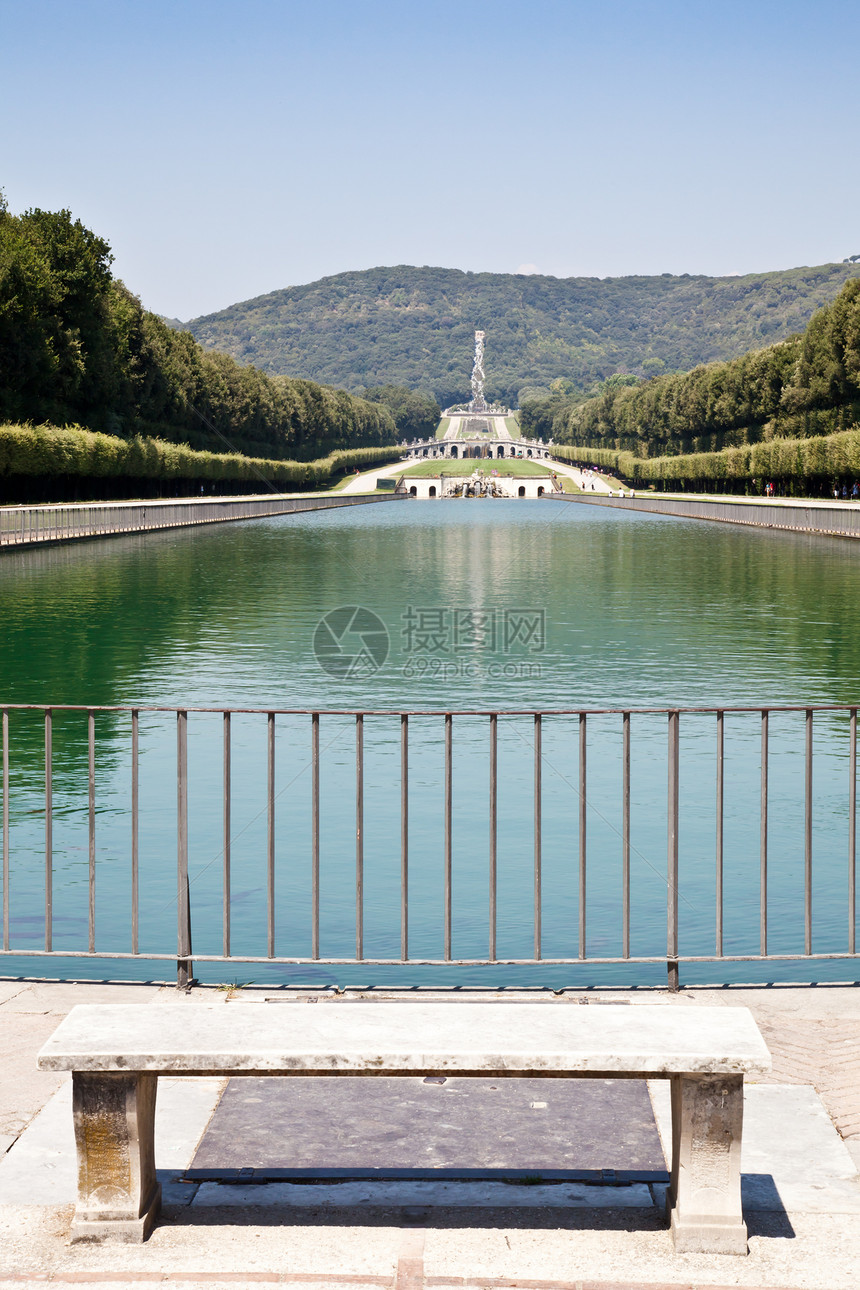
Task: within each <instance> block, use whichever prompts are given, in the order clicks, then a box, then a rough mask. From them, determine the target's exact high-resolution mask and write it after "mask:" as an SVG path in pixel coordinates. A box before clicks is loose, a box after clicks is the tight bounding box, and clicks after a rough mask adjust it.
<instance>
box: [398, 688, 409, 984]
mask: <svg viewBox="0 0 860 1290" xmlns="http://www.w3.org/2000/svg"><path fill="white" fill-rule="evenodd" d="M400 957H401V959H402V960H403V961H404V962H406V960H407V959H408V958H409V717H408V715H407V713H405V712H403V713H401V715H400Z"/></svg>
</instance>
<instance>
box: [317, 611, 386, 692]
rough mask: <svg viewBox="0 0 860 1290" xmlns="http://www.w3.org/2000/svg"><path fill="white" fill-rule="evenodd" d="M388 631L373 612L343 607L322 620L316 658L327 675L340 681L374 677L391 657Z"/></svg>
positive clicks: (318, 626)
mask: <svg viewBox="0 0 860 1290" xmlns="http://www.w3.org/2000/svg"><path fill="white" fill-rule="evenodd" d="M388 647H389V640H388V629H387V628H386V626H385V624H384V623H383V621H382V619H381V618H379V617H378V616H377V615H376V614H375V613H373V611H372V610H370V609H365V608H364V607H363V606H362V605H342V606H341V607H340V609H332V610H330V611H329V613H327V614H326V615H325V616H324V617H323V618H321V619H320V620H319V622H318V623H317V625H316V631H315V632H314V655H315V657H316V660H317V662H318V663H319V665H320V667H321V668H322V669H323V671H324V672H328V674H329V676H334V677H336V678H337V679H338V680H339V681H347V680H353V679H361V678H362V677H366V676H373V674H374V673H375V672H378V671H379V669H380V668H381V667H382V665H383V663H384V662H385V660H386V659H387V658H388Z"/></svg>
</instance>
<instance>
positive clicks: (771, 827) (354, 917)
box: [0, 705, 857, 989]
mask: <svg viewBox="0 0 860 1290" xmlns="http://www.w3.org/2000/svg"><path fill="white" fill-rule="evenodd" d="M0 713H1V714H2V954H3V955H5V956H15V955H21V956H30V957H37V958H46V957H51V956H55V957H70V956H71V957H87V958H105V959H107V958H110V959H151V960H174V959H175V960H176V963H177V972H178V981H179V983H180V984H187V982H188V981H189V980H190V978H191V975H192V971H193V959H192V936H191V930H192V921H193V919H192V915H193V905H194V899H195V897H196V896H197V893H198V891H199V892H200V893H201V897H200V899H201V910H202V908H203V901H202V893H203V888H204V887H205V888H206V892H205V894H206V900H207V901H208V907H209V909H210V915H209V921H208V924H207V925H206V926H205V927H203V926H202V924H201V925H200V926H198V929H197V931H196V934H195V938H196V939H197V940H198V941H199V940H200V939H202V940H204V941H205V942H206V943H207V944H206V947H204V950H203V951H202V952H197V953H194V955H193V958H194V959H197V960H200V961H207V962H227V961H238V962H243V963H251V962H253V963H267V962H268V963H280V964H330V965H346V964H352V965H356V964H368V965H371V964H378V965H383V964H384V965H407V964H423V965H427V966H432V967H437V968H449V967H451V966H460V967H463V966H467V965H471V966H476V965H481V966H484V965H493V964H496V965H505V964H507V965H509V966H510V965H518V966H522V965H531V966H537V965H550V964H555V965H562V964H564V965H573V964H576V965H580V966H581V965H583V964H665V967H666V970H667V972H668V980H669V985H670V988H673V989H677V988H678V985H679V967H680V965H681V964H683V963H730V962H754V961H772V960H801V959H840V958H841V959H852V958H854V957H856V954H857V950H856V916H855V910H856V806H857V795H856V774H857V708H856V707H844V706H832V705H830V706H809V707H794V706H782V707H761V708H749V707H724V708H720V709H716V708H673V709H650V708H649V709H635V710H634V709H631V710H616V709H589V710H553V711H545V712H535V711H519V710H518V711H498V712H496V711H484V712H476V711H459V712H453V711H444V710H424V711H420V712H409V713H407V712H390V711H354V710H330V711H326V712H315V711H306V710H294V709H238V708H233V709H223V708H181V709H176V708H163V707H143V706H141V707H134V708H130V707H122V706H116V707H72V706H62V705H57V706H54V707H41V706H35V705H8V706H6V707H3V708H2V710H0ZM189 727H193V731H194V736H193V740H192V754H193V768H192V767H191V763H190V761H189V738H190V736H189ZM237 730H238V732H239V742H238V744H237ZM775 731H776V734H775ZM369 732H370V735H371V738H370V741H369V742H368V733H369ZM727 732H728V733H727ZM323 735H324V742H323ZM58 736H59V738H58ZM168 738H169V740H170V744H171V745H172V748H170V750H169V751H170V763H171V765H170V766H169V767H167V768H166V759H167V753H168V745H167V743H166V742H165V741H166V740H167V739H168ZM727 738H729V739H730V742H731V746H732V757H731V758H730V757H729V755H728V753H727ZM682 739H687V740H688V744H683V745H682ZM775 740H776V742H775ZM458 741H459V742H460V743H461V744H462V746H463V747H462V752H460V751H458ZM816 741H817V743H816ZM144 743H145V745H146V746H145V747H144ZM345 745H346V748H345ZM682 747H683V748H685V749H686V752H685V756H686V758H687V763H688V764H687V768H686V769H685V761H684V757H682ZM16 754H17V755H16ZM174 757H175V763H173V758H174ZM732 758H733V759H734V768H733V762H732ZM819 760H820V761H821V763H822V766H821V771H820V774H819V779H818V781H816V780H815V777H814V767H815V765H816V763H817V761H819ZM282 761H283V766H282V765H281V762H282ZM503 761H504V765H503V764H502V762H503ZM593 761H594V762H595V764H596V766H597V769H596V771H594V772H592V770H591V767H592V763H593ZM174 764H175V771H174V769H173V765H174ZM775 764H776V771H774V765H775ZM369 766H370V770H369V769H368V767H369ZM413 767H414V768H415V773H414V774H413ZM837 771H838V772H839V774H838V775H837ZM144 772H145V773H146V775H148V776H149V779H148V780H147V783H146V785H144V778H145V776H144ZM240 772H241V774H240ZM729 772H731V774H732V776H733V777H732V778H731V784H730V791H729V789H727V784H728V783H729V781H727V773H729ZM753 772H754V773H753ZM279 774H280V776H281V782H280V786H279V778H278V776H279ZM843 774H844V778H842V776H843ZM324 779H325V781H326V787H325V791H324V790H323V781H324ZM239 780H241V782H239ZM634 781H635V783H634ZM816 782H817V783H818V788H816ZM661 783H662V785H663V788H662V792H661V791H660V785H661ZM296 785H298V786H299V787H298V789H297V788H296ZM484 785H485V786H486V797H485V798H484V795H483V788H484ZM144 788H145V791H146V802H145V804H144V801H143V796H142V794H143V792H144ZM190 793H191V795H192V796H193V799H194V801H193V807H192V805H191V804H190V798H189V794H190ZM816 794H817V795H818V798H819V799H821V800H820V801H819V802H818V805H816V800H817V798H816ZM727 796H728V797H730V809H729V810H728V811H727V807H726V802H727ZM348 798H351V801H350V802H349V805H348V806H345V805H344V803H345V801H347V800H348ZM455 799H456V804H457V809H455ZM482 803H483V804H482ZM285 804H286V809H287V815H288V820H287V823H286V825H284V824H283V822H282V821H279V816H280V815H281V813H282V812H283V811H284V809H285ZM368 805H369V808H370V809H368ZM174 806H175V813H174ZM795 807H796V812H795V813H794V814H792V812H793V811H794V808H795ZM165 813H167V815H165ZM373 813H375V814H376V815H378V816H379V817H380V823H379V824H378V826H377V827H376V831H375V833H374V834H373V837H372V839H371V841H370V843H369V831H368V825H369V824H373V818H372V817H373ZM144 814H145V815H146V819H147V822H148V823H147V825H146V827H143V826H142V818H143V816H144ZM240 816H241V817H242V818H240ZM466 817H468V818H466ZM192 820H194V821H199V822H200V823H199V824H198V825H197V826H196V828H192ZM58 821H59V822H61V823H62V826H63V829H64V831H65V833H66V834H67V835H68V833H69V830H70V829H73V828H77V827H78V826H80V833H79V837H78V840H79V842H80V844H81V845H80V846H79V847H78V848H77V850H78V851H80V852H81V853H83V854H85V856H86V860H85V862H84V861H83V859H82V858H81V859H76V858H75V857H74V855H73V854H72V853H73V852H74V851H75V850H76V849H75V848H70V847H69V845H68V843H67V842H61V843H59V844H58V839H57V826H58ZM76 821H77V822H76ZM216 821H217V824H216ZM279 824H280V827H279ZM105 827H107V828H108V831H109V832H110V833H111V840H110V844H109V846H108V852H109V854H108V855H105V854H103V852H102V851H101V850H100V848H99V846H98V845H97V843H98V842H99V837H98V834H99V830H101V829H103V828H105ZM165 829H166V834H165ZM152 830H155V832H153V834H152V837H151V838H150V837H149V832H151V831H152ZM727 830H728V832H729V833H730V834H731V837H730V838H728V837H727ZM775 830H776V831H777V833H778V837H776V839H775V836H774V831H775ZM753 832H754V835H755V846H754V845H753V842H752V838H753ZM324 833H325V835H326V836H325V840H324V839H323V834H324ZM593 833H596V835H597V843H596V845H595V844H594V843H593V841H592V834H593ZM661 833H662V835H663V842H662V850H663V859H662V860H661V858H660V856H659V852H660V850H661V844H660V842H659V836H660V834H661ZM37 835H38V836H37ZM166 835H169V836H170V837H171V838H172V839H173V845H174V846H175V856H176V860H175V866H174V864H173V862H172V861H170V862H166V861H164V859H163V847H164V838H165V836H166ZM204 835H205V836H204ZM682 835H683V836H684V837H687V838H689V839H690V843H689V846H686V847H684V848H682V846H681V840H682ZM142 838H145V839H148V840H147V842H146V845H147V848H148V850H149V851H150V852H152V854H153V855H157V856H158V860H157V863H155V864H154V866H152V865H151V866H150V869H149V870H148V876H147V878H146V883H145V889H146V892H147V893H148V894H149V895H151V896H152V899H153V900H154V901H155V904H154V905H152V908H151V909H150V912H149V914H148V916H147V925H146V935H145V937H144V935H143V933H142V925H141V919H142V883H143V870H144V866H143V859H142V852H141V844H142ZM84 839H85V846H84ZM801 839H802V844H801ZM240 840H241V844H242V848H243V855H242V856H241V857H239V858H238V859H237V855H236V852H237V847H238V845H239V843H240ZM16 841H18V842H20V857H19V854H18V850H16V846H15V843H16ZM416 844H417V848H416ZM192 849H193V850H194V852H195V857H196V858H195V861H194V864H193V865H192V864H191V863H190V854H191V850H192ZM840 851H841V855H840V854H839V853H840ZM503 852H504V855H503V854H502V853H503ZM756 852H757V854H756ZM816 853H823V854H824V859H823V861H822V860H820V859H819V861H818V863H817V864H816V865H814V863H813V857H814V854H816ZM323 855H325V867H326V872H329V873H330V874H331V877H330V878H329V879H328V880H327V881H326V882H323V881H322V876H323V869H322V865H321V861H322V858H323ZM682 857H683V864H682V863H681V861H682ZM204 861H205V863H204ZM216 861H217V864H216ZM82 866H83V867H82ZM634 868H635V871H636V872H635V874H634ZM467 869H468V874H466V870H467ZM251 870H253V872H254V875H255V878H256V880H257V881H258V888H257V889H255V890H257V891H258V898H255V901H253V902H252V905H253V908H252V909H251V912H250V915H243V918H242V927H241V929H240V932H241V937H240V939H241V940H242V942H243V943H242V945H241V946H239V947H237V945H236V935H235V922H236V916H237V915H236V910H237V908H238V904H237V902H238V901H239V893H237V891H236V879H237V877H239V878H240V879H241V880H242V882H243V883H247V882H248V881H249V878H248V874H249V873H250V872H251ZM380 875H381V876H380ZM216 876H217V879H218V881H217V882H215V883H214V886H213V880H214V878H215V877H216ZM105 881H107V888H106V891H105V895H104V898H103V899H102V900H101V902H100V900H99V895H100V885H99V884H100V883H103V882H105ZM458 882H459V883H460V887H461V888H462V889H463V890H464V891H465V893H466V895H465V897H464V898H463V900H462V901H460V902H459V903H458V902H456V901H455V891H456V890H457V888H456V884H457V883H458ZM173 883H175V888H174V892H175V898H174V896H170V895H169V894H168V896H167V897H166V898H165V895H164V893H165V891H167V890H168V885H172V884H173ZM369 883H370V884H371V885H372V887H373V892H374V894H373V897H372V899H369V894H368V885H369ZM416 883H417V884H418V888H416ZM816 883H818V884H819V887H820V898H821V910H820V917H819V919H818V920H816V919H814V918H813V895H814V893H815V891H816ZM195 884H199V887H198V886H195ZM732 884H734V888H733V889H731V888H732ZM822 884H823V885H822ZM84 894H85V899H84V898H83V896H84ZM58 897H59V906H58ZM411 899H412V901H413V904H412V905H410V900H411ZM105 901H106V902H107V903H105ZM637 901H638V902H640V903H641V904H642V907H643V908H646V912H647V919H646V920H645V922H644V923H643V922H642V921H641V920H639V921H637V919H636V911H637ZM216 902H217V904H219V905H220V909H219V915H220V917H218V918H214V917H213V916H212V915H211V908H212V906H213V905H214V904H215V903H216ZM150 903H151V904H152V901H151V902H150ZM324 904H328V905H330V906H331V907H332V909H334V908H335V906H336V911H335V914H332V913H331V911H329V912H328V913H326V914H325V915H322V912H321V911H322V908H323V905H324ZM72 906H73V907H74V909H73V910H72ZM19 907H20V909H21V910H22V911H23V913H22V914H21V916H20V919H19V918H18V909H19ZM248 908H250V907H248ZM64 909H65V910H66V911H67V913H66V914H65V915H64V914H63V910H64ZM70 910H72V912H75V911H76V913H75V916H74V917H72V915H71V913H69V912H68V911H70ZM168 910H173V911H174V912H175V918H176V922H175V927H176V935H175V944H174V942H173V937H172V933H171V932H170V930H169V927H170V923H171V922H172V915H171V916H170V917H168V915H167V911H168ZM660 911H662V913H661V912H660ZM727 912H730V913H731V915H732V920H733V929H729V928H727V925H726V924H727ZM774 914H775V916H776V917H777V919H778V927H777V931H778V935H777V940H778V942H779V944H778V945H777V947H776V948H774V945H773V932H774V928H773V922H772V918H773V916H774ZM739 915H740V916H741V921H740V922H738V917H739ZM62 917H67V918H68V920H69V922H70V925H72V928H71V932H68V931H67V932H64V934H63V938H62V939H63V942H64V943H63V944H58V939H57V935H56V934H55V925H56V923H57V921H58V919H61V918H62ZM201 917H202V914H201ZM195 918H196V915H195ZM548 918H549V919H550V921H551V923H552V926H551V927H549V926H548V922H547V920H548ZM663 918H664V919H665V923H664V926H665V939H664V942H663V944H664V945H665V949H664V948H663V946H662V945H660V944H659V941H660V939H661V938H660V936H659V934H658V932H657V931H655V928H656V927H657V926H658V923H659V921H661V919H663ZM769 919H770V920H771V921H769ZM36 924H38V925H39V926H38V927H37V929H36V931H34V925H36ZM431 924H432V925H433V928H435V931H432V929H431ZM97 925H98V926H99V928H100V929H101V935H100V937H99V938H97ZM371 925H372V926H371ZM708 926H709V927H710V932H708V930H707V929H708ZM801 927H802V935H800V931H801ZM792 929H793V930H792ZM201 931H202V936H201ZM431 931H432V935H431ZM437 932H438V933H439V935H438V946H439V947H440V949H441V952H440V949H436V950H435V951H434V949H433V947H432V944H431V942H432V937H433V936H434V935H436V933H437ZM795 932H796V933H797V936H796V938H795V940H794V941H793V940H792V936H794V934H795ZM369 935H370V936H371V939H372V941H373V944H372V945H371V946H370V948H368V936H369ZM36 936H38V938H39V941H40V943H39V945H38V947H35V946H34V944H33V939H34V937H36ZM428 936H429V937H430V940H428ZM105 937H107V940H108V942H109V943H108V944H105V943H104V941H105ZM613 937H614V938H615V941H614V945H615V948H617V949H618V951H619V952H618V953H615V954H610V953H607V952H605V950H606V947H607V946H609V947H610V948H612V943H611V942H612V938H613ZM84 939H85V941H86V944H85V945H84V943H83V941H84ZM144 939H145V940H146V944H144V943H143V942H144ZM634 939H636V940H638V941H639V942H640V943H641V947H640V948H639V952H636V950H635V949H634V945H633V942H634ZM709 939H710V941H711V945H710V946H709V945H707V944H706V943H705V942H706V941H707V940H709ZM99 940H101V943H100V944H99V943H98V941H99ZM416 940H417V941H418V942H419V946H418V948H417V949H415V948H414V942H415V941H416ZM479 940H482V944H483V948H481V947H480V946H479V945H478V941H479ZM215 941H218V942H219V943H218V944H217V945H215V944H214V943H213V942H215ZM502 941H504V942H505V944H506V945H507V946H508V948H507V949H504V948H503V946H502V944H501V942H502ZM595 941H596V942H597V945H598V949H597V951H596V952H593V951H592V949H591V946H592V944H593V943H594V942H595ZM729 941H730V942H731V944H729V943H727V942H729ZM324 942H325V943H326V944H325V949H324ZM347 942H349V944H348V946H347ZM550 942H551V943H550ZM332 945H334V947H335V949H336V950H337V951H338V952H336V953H333V952H326V950H328V949H329V947H330V946H332ZM380 946H383V947H384V946H387V947H388V948H387V950H386V951H385V952H382V950H380V948H379V947H380ZM428 946H429V948H428ZM711 947H712V948H711Z"/></svg>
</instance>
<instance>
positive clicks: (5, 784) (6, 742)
mask: <svg viewBox="0 0 860 1290" xmlns="http://www.w3.org/2000/svg"><path fill="white" fill-rule="evenodd" d="M8 948H9V713H8V712H7V711H6V709H5V708H4V709H3V949H4V950H8Z"/></svg>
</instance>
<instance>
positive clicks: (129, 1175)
mask: <svg viewBox="0 0 860 1290" xmlns="http://www.w3.org/2000/svg"><path fill="white" fill-rule="evenodd" d="M157 1081H158V1076H157V1075H147V1074H140V1073H130V1074H128V1075H122V1074H112V1073H111V1074H106V1073H102V1072H100V1073H98V1074H92V1075H89V1074H79V1073H78V1072H75V1073H74V1074H73V1076H72V1103H73V1111H74V1117H75V1143H76V1146H77V1153H78V1204H77V1208H76V1210H75V1217H74V1221H73V1223H72V1241H73V1242H74V1241H104V1240H115V1241H125V1242H139V1241H145V1240H146V1238H147V1236H148V1235H149V1232H150V1230H151V1228H152V1225H153V1223H154V1222H155V1219H156V1216H157V1214H158V1211H159V1208H160V1206H161V1185H160V1184H159V1183H158V1182H157V1181H156V1177H155V1091H156V1086H157Z"/></svg>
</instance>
